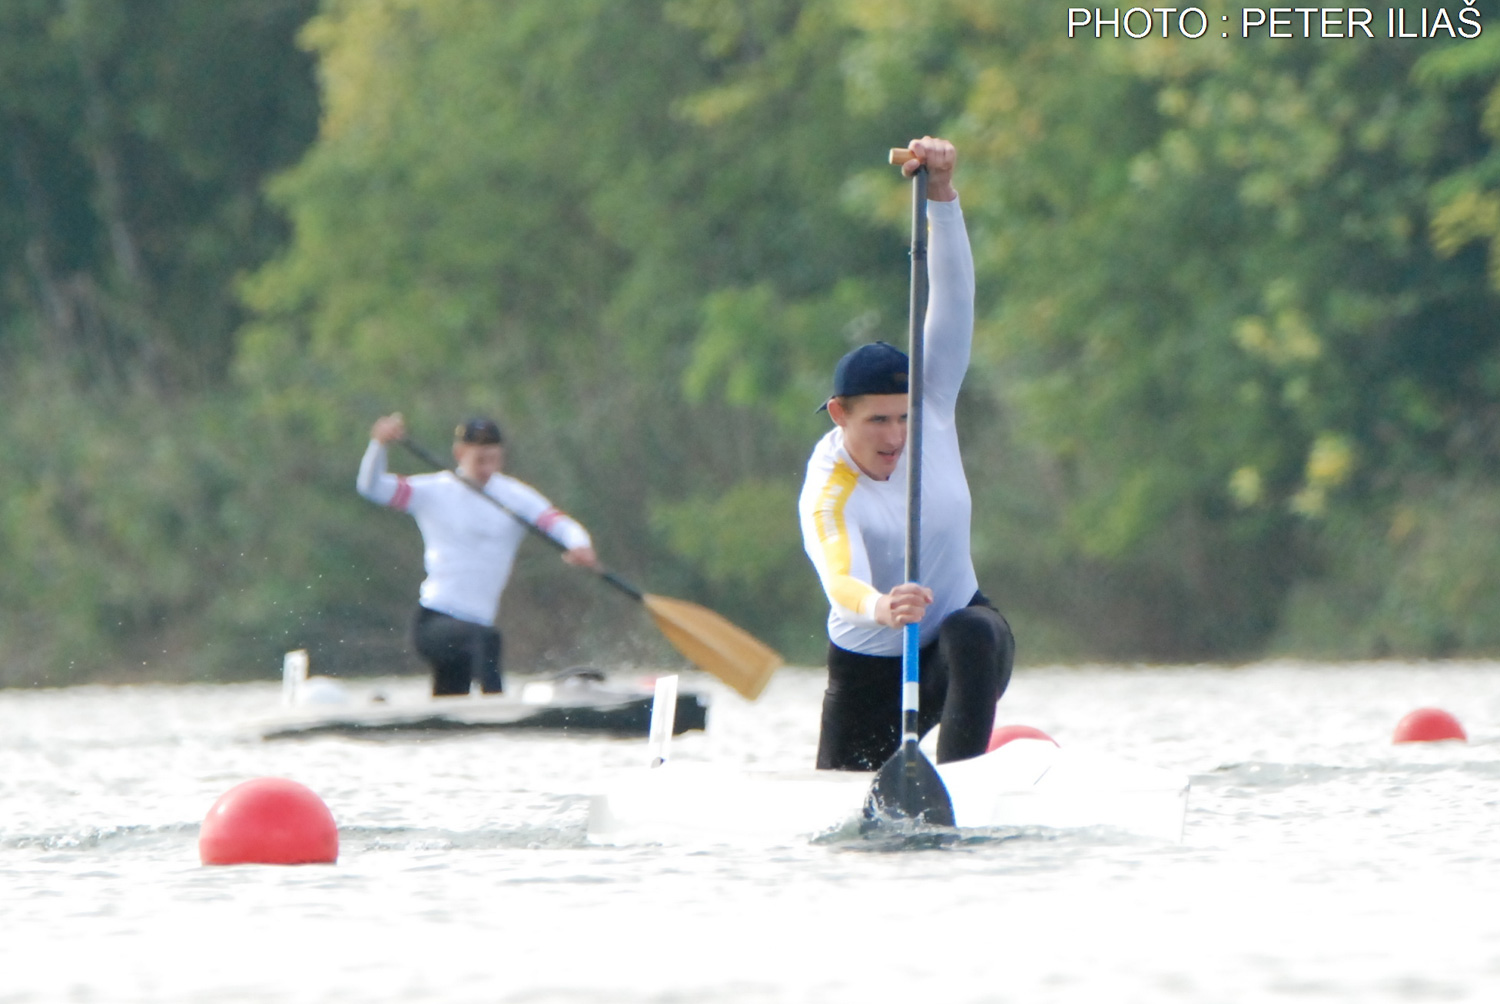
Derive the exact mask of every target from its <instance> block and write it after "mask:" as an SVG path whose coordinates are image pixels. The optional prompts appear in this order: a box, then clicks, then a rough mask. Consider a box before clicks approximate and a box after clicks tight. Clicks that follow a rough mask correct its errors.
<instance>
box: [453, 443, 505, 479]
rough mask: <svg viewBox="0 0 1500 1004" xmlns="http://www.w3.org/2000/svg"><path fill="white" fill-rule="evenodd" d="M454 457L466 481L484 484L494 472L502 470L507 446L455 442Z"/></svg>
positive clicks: (459, 471)
mask: <svg viewBox="0 0 1500 1004" xmlns="http://www.w3.org/2000/svg"><path fill="white" fill-rule="evenodd" d="M453 459H454V460H455V461H456V462H457V464H458V473H459V474H460V475H461V476H462V477H463V478H464V479H465V480H466V481H472V482H474V483H475V484H477V485H482V484H484V483H486V482H487V481H489V479H490V476H491V475H492V474H498V473H499V472H500V467H501V465H503V464H504V463H505V447H503V446H501V445H500V444H498V443H483V444H481V443H454V444H453Z"/></svg>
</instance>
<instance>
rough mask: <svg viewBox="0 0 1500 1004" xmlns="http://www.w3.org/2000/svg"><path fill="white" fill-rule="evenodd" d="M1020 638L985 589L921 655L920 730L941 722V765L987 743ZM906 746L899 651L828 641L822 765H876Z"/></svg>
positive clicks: (861, 767)
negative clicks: (868, 651) (867, 651)
mask: <svg viewBox="0 0 1500 1004" xmlns="http://www.w3.org/2000/svg"><path fill="white" fill-rule="evenodd" d="M1015 652H1016V643H1015V638H1014V637H1013V636H1012V635H1011V630H1010V625H1009V624H1008V623H1006V620H1005V618H1004V617H1002V616H1001V615H1000V612H999V611H998V610H996V609H995V608H994V607H993V606H991V605H990V602H989V600H987V599H986V598H985V597H984V595H983V594H982V593H975V594H974V599H973V600H972V601H970V605H969V606H967V607H965V608H963V609H962V610H955V611H954V612H953V613H951V614H949V615H948V616H947V617H946V618H944V619H943V624H942V626H941V627H940V628H939V629H938V636H937V640H936V641H933V642H930V643H929V644H928V645H927V646H926V647H925V648H923V649H922V653H921V691H920V709H919V712H918V715H917V720H918V727H919V732H920V734H921V735H924V736H925V735H926V734H927V733H928V732H930V731H932V727H933V726H934V725H937V724H938V723H939V722H941V723H942V726H943V729H942V732H940V733H939V734H938V748H937V759H938V763H946V762H948V761H950V760H967V759H968V758H969V757H974V756H978V755H979V754H981V753H983V752H984V751H985V749H986V748H988V746H989V741H990V732H991V730H992V729H993V728H994V725H995V702H996V701H998V700H999V699H1000V695H1001V694H1003V693H1005V688H1006V686H1008V685H1009V683H1010V671H1011V665H1012V664H1013V663H1014V661H1015ZM900 745H901V657H900V656H884V655H861V654H860V653H858V652H850V651H848V650H847V649H842V648H839V647H838V646H837V645H832V644H830V645H829V646H828V689H827V690H826V691H824V693H823V721H822V731H821V733H820V734H819V736H818V769H819V770H878V769H879V768H880V765H881V764H883V763H885V761H886V760H888V759H889V758H890V756H891V754H893V753H895V752H896V748H897V747H898V746H900Z"/></svg>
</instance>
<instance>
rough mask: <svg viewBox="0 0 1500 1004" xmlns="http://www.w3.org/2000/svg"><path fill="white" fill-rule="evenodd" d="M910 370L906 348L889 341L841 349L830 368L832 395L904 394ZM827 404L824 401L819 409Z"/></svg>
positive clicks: (824, 407)
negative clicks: (843, 351)
mask: <svg viewBox="0 0 1500 1004" xmlns="http://www.w3.org/2000/svg"><path fill="white" fill-rule="evenodd" d="M910 374H911V362H910V360H908V359H907V358H906V353H905V352H902V351H901V350H900V349H898V348H896V346H894V345H891V344H890V343H889V342H871V343H870V344H868V345H861V346H860V347H859V348H857V349H854V350H853V351H850V352H846V353H844V358H842V359H840V360H839V364H838V365H837V366H835V367H834V368H833V396H834V397H856V396H858V395H860V394H905V393H906V390H907V384H908V382H909V380H910ZM827 407H828V402H827V401H824V402H823V407H822V408H819V409H818V410H819V411H823V410H825V409H827Z"/></svg>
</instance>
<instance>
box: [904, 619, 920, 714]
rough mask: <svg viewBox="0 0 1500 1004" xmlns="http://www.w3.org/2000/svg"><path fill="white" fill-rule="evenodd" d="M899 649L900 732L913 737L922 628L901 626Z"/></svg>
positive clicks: (918, 696)
mask: <svg viewBox="0 0 1500 1004" xmlns="http://www.w3.org/2000/svg"><path fill="white" fill-rule="evenodd" d="M903 631H904V632H905V634H904V635H903V636H902V641H903V642H904V645H903V647H902V650H901V733H902V738H903V739H915V738H916V734H917V710H918V706H919V704H920V700H921V698H920V694H921V685H920V676H919V671H920V670H921V667H922V629H921V627H920V626H919V625H917V624H908V625H906V627H905V628H903Z"/></svg>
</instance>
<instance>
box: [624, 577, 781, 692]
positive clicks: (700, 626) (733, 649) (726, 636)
mask: <svg viewBox="0 0 1500 1004" xmlns="http://www.w3.org/2000/svg"><path fill="white" fill-rule="evenodd" d="M641 601H642V602H643V603H645V604H646V610H647V611H648V612H649V613H650V614H651V619H652V620H654V621H656V626H657V627H658V628H659V629H660V630H661V633H662V634H663V635H665V636H666V638H667V641H669V642H671V643H672V647H674V648H675V649H677V651H679V652H681V653H682V654H683V655H684V656H686V657H687V659H688V661H689V662H691V663H692V664H693V665H695V666H697V667H698V668H699V669H701V670H703V671H704V672H706V673H712V674H713V675H714V676H717V677H718V678H719V679H721V680H723V681H724V682H725V683H727V684H729V685H730V686H731V687H733V688H734V689H735V690H737V691H738V692H739V693H740V695H741V696H743V697H745V698H746V699H747V700H751V701H753V700H755V699H756V698H757V697H759V696H760V692H761V691H762V690H765V689H766V683H767V682H769V681H770V679H771V674H772V673H774V672H776V670H777V669H778V668H780V666H781V656H780V655H778V654H777V652H776V650H775V649H773V648H771V647H770V646H768V645H766V644H765V643H764V642H762V641H760V640H759V639H757V638H754V637H752V636H751V635H749V634H747V633H746V632H745V631H743V630H741V629H740V628H737V627H735V626H734V625H733V624H731V623H729V621H727V620H725V619H724V618H723V617H720V616H719V615H718V614H716V613H714V612H713V611H712V610H709V609H707V608H705V607H700V606H698V605H697V604H695V603H688V602H687V601H686V600H674V599H669V598H668V597H666V596H653V595H651V594H650V593H647V594H645V595H644V596H642V597H641Z"/></svg>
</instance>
